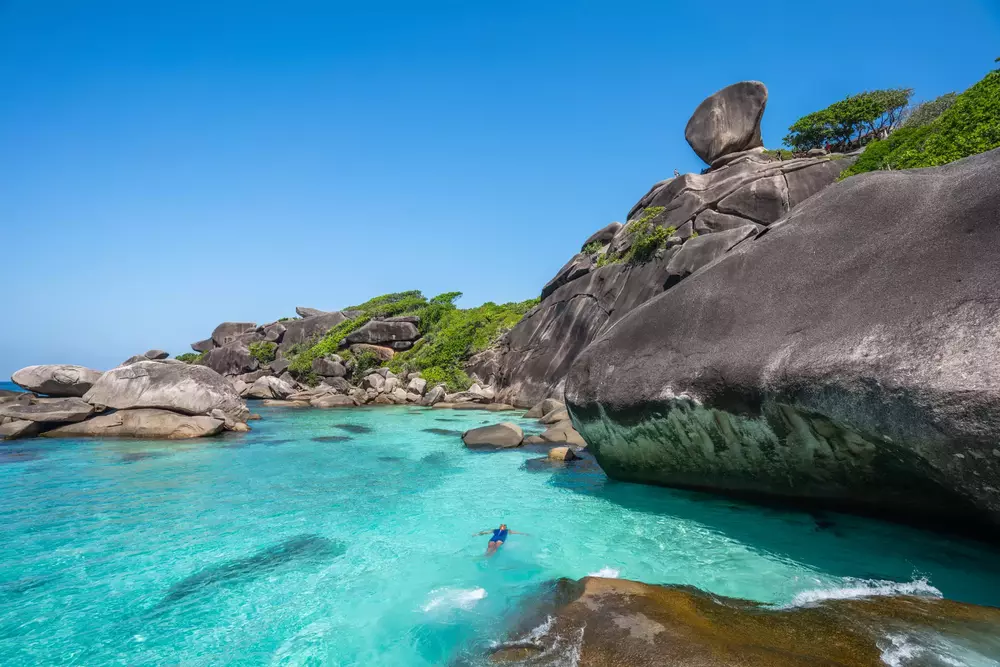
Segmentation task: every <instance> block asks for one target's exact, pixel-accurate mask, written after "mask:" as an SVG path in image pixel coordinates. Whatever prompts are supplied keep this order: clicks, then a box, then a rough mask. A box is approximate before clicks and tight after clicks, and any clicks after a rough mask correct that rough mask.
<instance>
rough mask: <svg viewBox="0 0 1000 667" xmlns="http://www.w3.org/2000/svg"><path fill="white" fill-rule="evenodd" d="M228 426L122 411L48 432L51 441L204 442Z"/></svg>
mask: <svg viewBox="0 0 1000 667" xmlns="http://www.w3.org/2000/svg"><path fill="white" fill-rule="evenodd" d="M223 425H224V422H223V420H221V419H214V418H212V417H206V416H195V415H182V414H178V413H176V412H172V411H170V410H152V409H137V410H118V411H116V412H113V413H111V414H107V415H98V416H96V417H93V418H91V419H88V420H87V421H83V422H79V423H76V424H67V425H65V426H59V427H57V428H54V429H51V430H49V431H46V432H45V433H43V434H42V435H44V436H45V437H48V438H75V437H100V438H150V439H163V440H180V439H185V438H203V437H206V436H210V435H215V434H217V433H219V432H220V431H222V429H223Z"/></svg>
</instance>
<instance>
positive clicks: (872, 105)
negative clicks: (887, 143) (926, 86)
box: [784, 88, 913, 151]
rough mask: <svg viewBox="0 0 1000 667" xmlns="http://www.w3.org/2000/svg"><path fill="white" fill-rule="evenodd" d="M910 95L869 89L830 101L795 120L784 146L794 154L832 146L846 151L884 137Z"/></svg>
mask: <svg viewBox="0 0 1000 667" xmlns="http://www.w3.org/2000/svg"><path fill="white" fill-rule="evenodd" d="M912 96H913V90H912V89H911V88H889V89H884V90H870V91H867V92H864V93H858V94H857V95H851V96H850V97H847V98H845V99H843V100H840V101H839V102H834V103H833V104H831V105H830V106H828V107H827V108H825V109H821V110H820V111H815V112H813V113H811V114H809V115H807V116H803V117H802V118H800V119H799V120H797V121H795V123H793V124H792V125H791V127H789V128H788V135H787V136H786V137H785V139H784V143H785V145H786V146H788V147H789V148H791V149H793V150H796V151H805V150H809V149H811V148H820V147H822V146H823V145H824V144H826V143H833V144H835V145H836V146H838V147H840V148H841V149H842V150H846V149H847V148H848V147H850V146H852V145H862V144H865V143H867V142H868V141H870V140H872V139H876V138H884V137H886V136H888V135H889V133H890V132H892V131H893V130H895V129H896V128H898V127H899V126H900V124H901V123H902V122H903V118H904V111H905V109H906V106H907V104H909V101H910V97H912Z"/></svg>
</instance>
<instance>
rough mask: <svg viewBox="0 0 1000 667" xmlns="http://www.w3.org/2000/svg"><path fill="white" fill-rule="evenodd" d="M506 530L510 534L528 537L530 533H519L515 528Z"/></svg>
mask: <svg viewBox="0 0 1000 667" xmlns="http://www.w3.org/2000/svg"><path fill="white" fill-rule="evenodd" d="M507 532H508V533H510V534H511V535H527V536H528V537H531V533H519V532H517V531H516V530H508V531H507Z"/></svg>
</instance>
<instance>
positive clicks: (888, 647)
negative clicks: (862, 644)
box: [877, 635, 924, 667]
mask: <svg viewBox="0 0 1000 667" xmlns="http://www.w3.org/2000/svg"><path fill="white" fill-rule="evenodd" d="M877 645H878V649H879V651H880V652H881V656H880V657H881V658H882V662H884V663H885V664H886V665H888V666H889V667H906V666H907V665H909V664H910V661H912V660H913V659H914V658H916V657H918V656H920V655H922V654H923V653H924V647H923V646H920V645H919V644H917V643H916V642H914V641H913V639H912V638H911V637H910V636H909V635H888V636H887V637H886V638H885V639H883V640H882V641H880V642H878V643H877Z"/></svg>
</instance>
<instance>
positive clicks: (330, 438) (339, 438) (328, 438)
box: [312, 435, 351, 442]
mask: <svg viewBox="0 0 1000 667" xmlns="http://www.w3.org/2000/svg"><path fill="white" fill-rule="evenodd" d="M350 439H351V436H349V435H319V436H316V437H315V438H312V440H313V442H347V441H348V440H350Z"/></svg>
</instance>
